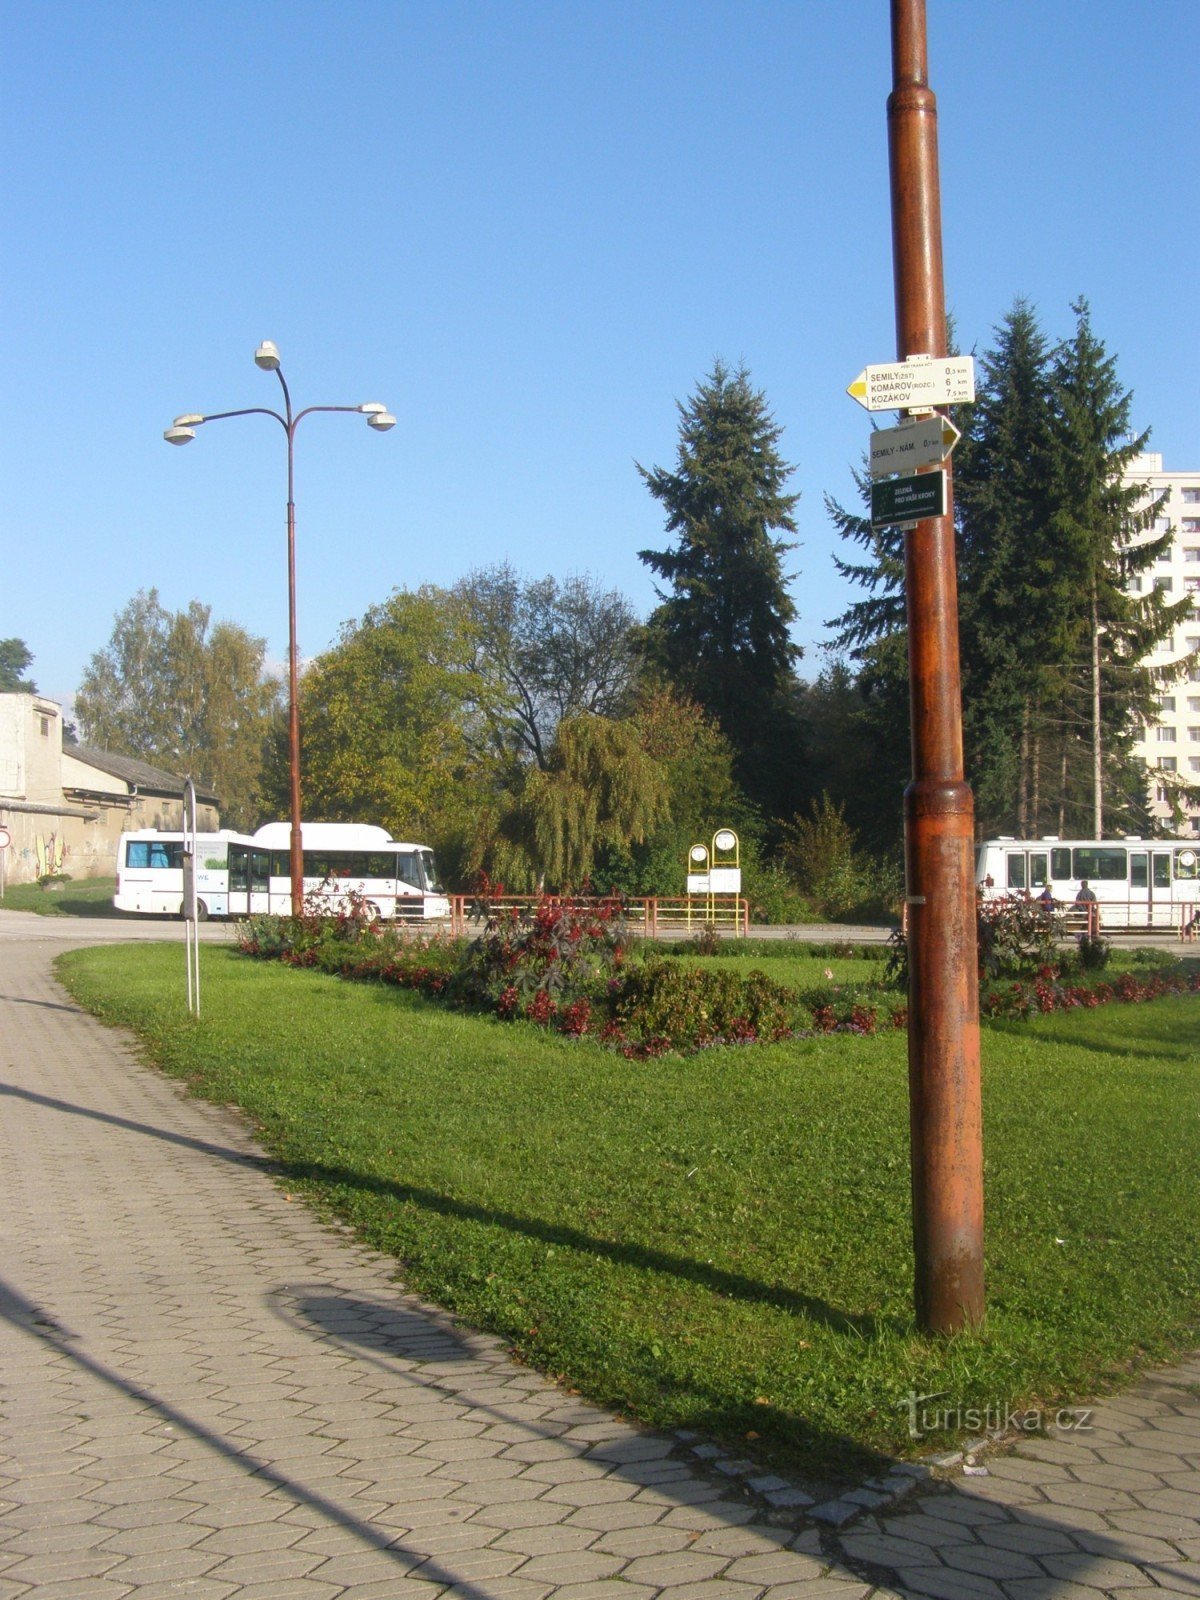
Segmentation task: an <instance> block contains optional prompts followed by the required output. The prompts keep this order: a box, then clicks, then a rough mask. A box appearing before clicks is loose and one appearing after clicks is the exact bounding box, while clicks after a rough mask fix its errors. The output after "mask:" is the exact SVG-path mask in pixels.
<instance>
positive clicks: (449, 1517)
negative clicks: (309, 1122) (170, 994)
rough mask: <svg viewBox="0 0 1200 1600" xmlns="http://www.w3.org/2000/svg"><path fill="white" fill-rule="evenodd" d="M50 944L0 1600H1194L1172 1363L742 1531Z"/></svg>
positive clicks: (699, 1488)
mask: <svg viewBox="0 0 1200 1600" xmlns="http://www.w3.org/2000/svg"><path fill="white" fill-rule="evenodd" d="M84 937H85V938H86V934H84ZM55 942H57V941H55ZM81 942H82V941H81ZM53 953H54V943H52V942H50V941H36V942H23V941H21V942H19V941H16V940H8V939H5V940H4V941H3V942H0V1600H18V1597H22V1596H27V1595H28V1596H33V1597H37V1600H60V1597H61V1600H101V1597H104V1600H119V1597H123V1596H126V1595H130V1596H135V1597H137V1600H167V1597H168V1596H170V1597H182V1596H187V1597H191V1600H225V1597H234V1600H385V1597H387V1600H391V1597H396V1600H434V1597H436V1596H438V1595H440V1594H443V1593H447V1592H449V1593H452V1594H454V1595H462V1596H465V1597H470V1600H485V1597H492V1596H494V1597H496V1600H506V1597H511V1600H543V1597H547V1596H550V1597H553V1600H609V1597H612V1600H653V1597H656V1596H659V1595H661V1596H664V1597H667V1600H808V1597H811V1600H868V1597H872V1596H873V1597H876V1600H885V1597H894V1596H898V1595H917V1594H923V1595H935V1596H936V1595H941V1596H949V1597H953V1600H957V1597H959V1596H962V1597H964V1600H966V1597H974V1596H980V1597H985V1600H991V1597H995V1600H1026V1597H1028V1600H1035V1597H1039V1596H1043V1595H1047V1596H1049V1595H1053V1596H1059V1595H1061V1596H1064V1597H1083V1596H1096V1595H1099V1594H1111V1595H1114V1596H1120V1597H1122V1600H1135V1597H1136V1596H1138V1595H1139V1594H1143V1593H1149V1592H1150V1591H1153V1592H1154V1593H1155V1594H1156V1595H1162V1593H1163V1590H1164V1588H1165V1589H1168V1590H1173V1591H1174V1592H1176V1593H1184V1594H1192V1595H1195V1596H1198V1597H1200V1399H1198V1398H1197V1397H1198V1396H1200V1363H1196V1364H1193V1365H1191V1366H1190V1367H1185V1368H1181V1369H1179V1370H1178V1372H1176V1373H1174V1374H1166V1375H1160V1376H1159V1377H1157V1378H1156V1379H1154V1380H1153V1381H1152V1382H1149V1383H1146V1384H1143V1385H1142V1386H1141V1387H1140V1388H1139V1389H1138V1390H1137V1391H1136V1392H1135V1393H1133V1394H1131V1395H1128V1396H1125V1397H1122V1398H1121V1399H1120V1400H1119V1401H1113V1402H1109V1403H1107V1404H1106V1405H1105V1406H1104V1407H1103V1408H1102V1409H1101V1410H1099V1411H1097V1413H1096V1416H1095V1418H1094V1419H1093V1423H1094V1426H1093V1427H1092V1429H1091V1431H1089V1432H1086V1433H1085V1432H1079V1433H1073V1434H1071V1435H1070V1436H1066V1435H1064V1436H1063V1437H1061V1438H1058V1439H1053V1440H1044V1439H1042V1440H1034V1441H1030V1442H1029V1443H1028V1444H1026V1445H1025V1446H1023V1447H1022V1449H1021V1451H1020V1452H1019V1453H1018V1454H1015V1455H1012V1456H1008V1457H1004V1458H996V1457H993V1458H991V1459H990V1460H989V1463H988V1469H989V1470H988V1475H987V1476H977V1477H969V1478H961V1477H960V1478H957V1479H956V1480H955V1481H953V1482H951V1483H923V1484H918V1485H917V1486H916V1487H915V1489H914V1491H913V1492H912V1493H910V1494H909V1495H908V1498H907V1499H906V1500H904V1501H903V1503H901V1504H898V1505H897V1504H894V1503H888V1502H885V1501H884V1499H883V1498H882V1492H881V1495H880V1496H879V1497H878V1498H873V1495H872V1492H871V1491H864V1492H863V1493H862V1494H861V1495H860V1496H859V1497H858V1498H857V1499H855V1500H854V1501H852V1502H850V1503H849V1504H848V1505H846V1506H844V1507H843V1509H842V1513H841V1514H843V1515H846V1516H851V1515H853V1516H854V1517H855V1518H856V1519H857V1520H855V1521H852V1522H850V1523H848V1524H847V1525H844V1526H843V1527H842V1528H841V1529H840V1530H839V1529H837V1528H835V1527H833V1526H830V1525H829V1524H828V1523H825V1524H821V1523H818V1522H816V1521H814V1520H813V1519H812V1518H811V1516H809V1517H808V1519H807V1520H805V1513H803V1512H800V1511H796V1512H793V1513H792V1517H793V1520H792V1521H790V1522H787V1521H779V1520H776V1521H772V1520H771V1518H772V1516H774V1517H775V1518H777V1519H778V1518H781V1517H782V1516H783V1513H781V1512H780V1511H778V1510H776V1511H775V1512H773V1513H772V1512H770V1511H769V1509H767V1508H765V1507H764V1506H763V1505H762V1503H761V1501H756V1500H755V1499H754V1497H752V1496H750V1495H748V1494H747V1493H745V1492H744V1491H743V1490H742V1489H741V1488H740V1487H739V1486H738V1485H736V1484H734V1485H731V1484H730V1483H729V1482H728V1481H726V1480H723V1479H722V1478H721V1475H720V1473H719V1472H715V1471H712V1472H709V1471H705V1470H703V1469H702V1468H701V1467H699V1466H698V1465H696V1463H695V1462H694V1460H693V1459H691V1458H688V1457H687V1456H686V1455H685V1453H684V1452H683V1447H682V1446H681V1445H680V1444H679V1442H678V1441H677V1440H675V1439H672V1438H670V1437H662V1436H659V1435H653V1434H647V1433H643V1432H641V1431H639V1430H637V1429H635V1428H632V1427H630V1426H628V1425H627V1424H624V1423H621V1422H619V1421H616V1420H615V1419H613V1418H611V1417H609V1416H607V1415H605V1414H604V1413H602V1412H600V1411H598V1410H597V1409H595V1408H594V1407H591V1406H588V1405H585V1404H583V1403H582V1402H580V1401H579V1400H577V1399H575V1398H573V1397H571V1396H570V1395H568V1394H566V1393H564V1392H563V1391H562V1390H561V1389H558V1388H556V1387H554V1386H552V1385H550V1384H548V1383H546V1382H545V1381H544V1380H542V1379H541V1378H539V1377H537V1376H536V1375H535V1374H533V1373H530V1372H529V1371H528V1370H527V1369H523V1368H521V1367H518V1366H516V1365H514V1364H513V1363H512V1362H511V1361H510V1359H509V1358H508V1356H507V1354H506V1352H505V1350H504V1348H503V1346H502V1345H501V1344H500V1343H499V1341H497V1340H495V1339H492V1338H490V1337H487V1336H485V1335H480V1334H476V1333H471V1332H469V1331H466V1330H463V1329H461V1328H458V1327H456V1326H455V1325H454V1323H453V1321H452V1319H450V1318H449V1317H447V1316H446V1315H445V1314H444V1313H441V1312H439V1311H437V1310H436V1309H434V1308H432V1307H430V1306H428V1305H425V1304H423V1303H422V1302H420V1301H419V1300H417V1299H416V1298H415V1297H413V1296H410V1295H407V1294H405V1293H403V1292H402V1290H401V1289H400V1288H399V1287H398V1286H397V1285H396V1284H395V1283H394V1282H393V1281H392V1278H391V1268H390V1264H389V1263H388V1262H387V1261H385V1260H383V1259H381V1258H380V1257H378V1256H375V1255H373V1254H372V1253H370V1252H367V1251H365V1250H363V1249H362V1248H361V1247H360V1246H358V1245H356V1244H355V1243H354V1242H353V1240H352V1239H351V1238H350V1237H349V1236H348V1235H347V1234H345V1233H343V1232H341V1231H339V1230H336V1229H333V1228H329V1227H327V1226H325V1225H323V1224H321V1223H319V1222H318V1221H316V1220H315V1219H314V1218H313V1217H312V1216H311V1215H310V1214H309V1213H308V1212H307V1211H306V1210H305V1209H304V1208H303V1207H302V1206H301V1205H299V1204H293V1203H291V1202H290V1201H289V1199H288V1197H287V1195H286V1194H285V1193H284V1192H283V1191H282V1190H281V1189H280V1188H279V1187H278V1186H277V1185H276V1183H275V1182H274V1181H273V1180H272V1178H271V1176H270V1173H269V1170H268V1169H267V1167H266V1164H265V1163H264V1161H263V1160H262V1158H261V1156H260V1153H259V1152H258V1150H257V1148H256V1146H255V1144H254V1142H253V1140H252V1139H250V1138H249V1137H248V1136H247V1134H246V1132H245V1131H244V1128H243V1126H242V1124H241V1122H240V1120H239V1119H238V1118H237V1117H236V1116H235V1115H234V1114H233V1113H231V1112H227V1111H224V1110H222V1109H220V1108H215V1107H212V1106H208V1105H206V1104H204V1103H203V1102H199V1101H192V1100H188V1099H186V1098H184V1097H183V1095H182V1094H181V1093H180V1091H179V1090H178V1088H177V1087H176V1086H175V1085H174V1084H172V1083H171V1082H170V1081H168V1080H166V1079H164V1078H162V1077H160V1076H159V1075H158V1074H156V1073H154V1072H152V1071H150V1070H148V1069H147V1068H145V1067H143V1066H142V1065H141V1064H140V1063H139V1062H138V1061H137V1059H136V1056H135V1055H134V1054H133V1052H132V1051H131V1050H130V1049H129V1048H127V1047H126V1046H125V1045H124V1044H123V1043H122V1041H121V1037H120V1036H119V1035H117V1034H115V1033H113V1032H112V1031H111V1030H108V1029H105V1028H102V1027H100V1026H99V1024H97V1023H95V1022H94V1021H92V1019H90V1018H89V1017H87V1016H85V1015H83V1014H82V1013H81V1012H79V1011H78V1010H77V1009H76V1008H75V1007H74V1006H73V1005H72V1004H71V1002H70V1001H69V1000H68V999H67V997H66V996H65V995H64V994H63V992H62V991H61V990H60V989H59V988H58V987H57V986H56V985H55V984H54V982H53V980H52V978H51V976H50V961H51V959H52V956H53ZM1189 1385H1190V1388H1189V1387H1188V1386H1189ZM910 1481H911V1480H910ZM893 1488H894V1485H893ZM835 1520H836V1519H835Z"/></svg>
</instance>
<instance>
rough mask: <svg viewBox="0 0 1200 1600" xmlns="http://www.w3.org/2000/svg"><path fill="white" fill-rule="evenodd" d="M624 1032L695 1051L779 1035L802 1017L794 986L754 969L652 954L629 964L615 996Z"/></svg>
mask: <svg viewBox="0 0 1200 1600" xmlns="http://www.w3.org/2000/svg"><path fill="white" fill-rule="evenodd" d="M614 1013H615V1021H616V1024H617V1027H618V1028H619V1029H620V1030H621V1032H622V1033H623V1035H624V1036H625V1037H626V1038H627V1039H629V1040H631V1041H638V1042H641V1043H643V1044H645V1043H653V1042H656V1041H661V1042H663V1045H664V1048H674V1049H676V1050H696V1049H702V1048H705V1047H707V1046H710V1045H716V1044H735V1043H736V1044H746V1043H750V1042H752V1041H755V1040H759V1039H763V1040H767V1039H780V1038H783V1037H785V1036H786V1035H787V1034H789V1033H791V1032H793V1031H794V1030H795V1029H796V1028H797V1026H799V1025H800V1024H801V1023H802V1022H803V1021H806V1020H807V1018H806V1017H805V1016H804V1013H803V1008H802V1007H801V1005H800V1003H799V997H798V996H797V994H796V993H795V991H794V990H792V989H788V988H786V987H785V986H784V985H783V984H781V983H776V982H775V981H774V979H773V978H768V977H767V975H766V974H765V973H764V972H760V971H759V970H758V969H757V968H755V969H754V970H752V971H750V972H747V973H744V974H743V973H740V972H729V971H724V970H721V969H717V970H713V969H712V968H705V967H695V966H687V965H685V964H684V963H683V962H682V961H661V960H656V959H652V960H650V961H646V962H644V963H642V964H641V965H638V966H635V967H631V968H630V969H629V971H628V972H626V974H625V975H624V977H623V978H622V980H621V985H620V991H619V993H618V994H616V996H615V1006H614Z"/></svg>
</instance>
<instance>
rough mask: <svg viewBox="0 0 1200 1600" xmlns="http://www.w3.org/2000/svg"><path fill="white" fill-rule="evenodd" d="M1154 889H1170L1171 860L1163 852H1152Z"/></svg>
mask: <svg viewBox="0 0 1200 1600" xmlns="http://www.w3.org/2000/svg"><path fill="white" fill-rule="evenodd" d="M1154 887H1155V888H1156V889H1169V888H1170V887H1171V858H1170V856H1169V855H1168V854H1167V852H1166V851H1165V850H1156V851H1155V852H1154Z"/></svg>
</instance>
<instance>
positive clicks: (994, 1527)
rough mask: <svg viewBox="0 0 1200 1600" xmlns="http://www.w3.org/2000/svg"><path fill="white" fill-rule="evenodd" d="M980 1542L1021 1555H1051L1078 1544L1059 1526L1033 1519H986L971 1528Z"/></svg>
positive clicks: (1075, 1546)
mask: <svg viewBox="0 0 1200 1600" xmlns="http://www.w3.org/2000/svg"><path fill="white" fill-rule="evenodd" d="M974 1532H975V1536H976V1537H977V1538H978V1539H979V1541H980V1542H981V1543H982V1544H985V1545H987V1546H989V1548H993V1549H997V1550H1015V1551H1017V1552H1019V1553H1021V1554H1024V1555H1030V1556H1038V1555H1050V1554H1053V1553H1057V1552H1062V1551H1065V1550H1076V1549H1078V1548H1079V1546H1078V1544H1077V1543H1076V1541H1075V1539H1074V1538H1073V1537H1072V1536H1071V1535H1070V1534H1069V1533H1067V1532H1066V1531H1065V1530H1064V1529H1061V1528H1049V1527H1045V1526H1044V1525H1043V1524H1041V1523H1039V1522H1036V1521H1029V1522H989V1523H984V1524H982V1525H981V1526H980V1527H978V1528H976V1529H975V1530H974Z"/></svg>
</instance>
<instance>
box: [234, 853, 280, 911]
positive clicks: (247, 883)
mask: <svg viewBox="0 0 1200 1600" xmlns="http://www.w3.org/2000/svg"><path fill="white" fill-rule="evenodd" d="M270 909H271V852H270V851H269V850H255V849H254V848H253V847H252V846H250V845H245V844H231V845H230V846H229V915H230V916H231V917H248V916H256V915H258V914H259V913H262V912H267V911H269V910H270Z"/></svg>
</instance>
